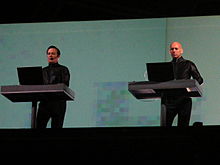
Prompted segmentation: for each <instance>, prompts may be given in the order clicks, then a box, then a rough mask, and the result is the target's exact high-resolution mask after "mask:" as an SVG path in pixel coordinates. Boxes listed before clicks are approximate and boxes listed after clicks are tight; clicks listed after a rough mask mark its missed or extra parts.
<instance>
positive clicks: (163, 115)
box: [160, 103, 166, 126]
mask: <svg viewBox="0 0 220 165" xmlns="http://www.w3.org/2000/svg"><path fill="white" fill-rule="evenodd" d="M160 126H166V105H164V104H163V103H161V112H160Z"/></svg>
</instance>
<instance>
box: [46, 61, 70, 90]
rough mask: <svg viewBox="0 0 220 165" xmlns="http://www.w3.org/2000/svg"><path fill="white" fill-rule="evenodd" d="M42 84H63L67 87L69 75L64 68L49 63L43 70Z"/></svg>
mask: <svg viewBox="0 0 220 165" xmlns="http://www.w3.org/2000/svg"><path fill="white" fill-rule="evenodd" d="M43 79H44V84H58V83H64V84H66V85H67V86H69V81H70V73H69V70H68V68H67V67H66V66H63V65H60V64H58V63H55V64H52V63H50V64H49V65H48V66H46V67H44V68H43Z"/></svg>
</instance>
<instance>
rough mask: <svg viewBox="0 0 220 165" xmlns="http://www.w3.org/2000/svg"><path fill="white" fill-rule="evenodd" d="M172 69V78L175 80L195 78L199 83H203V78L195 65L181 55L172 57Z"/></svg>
mask: <svg viewBox="0 0 220 165" xmlns="http://www.w3.org/2000/svg"><path fill="white" fill-rule="evenodd" d="M172 63H173V70H174V78H175V79H176V80H179V79H190V78H191V77H192V78H193V79H196V80H197V81H198V83H199V84H202V83H203V78H202V76H201V75H200V73H199V71H198V69H197V67H196V65H195V64H194V63H193V62H192V61H190V60H186V59H184V58H183V57H180V58H178V59H173V60H172Z"/></svg>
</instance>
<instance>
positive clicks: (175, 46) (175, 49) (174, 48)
mask: <svg viewBox="0 0 220 165" xmlns="http://www.w3.org/2000/svg"><path fill="white" fill-rule="evenodd" d="M170 54H171V56H172V57H173V58H179V57H181V56H182V54H183V48H182V46H181V44H180V43H178V42H174V43H172V44H171V45H170Z"/></svg>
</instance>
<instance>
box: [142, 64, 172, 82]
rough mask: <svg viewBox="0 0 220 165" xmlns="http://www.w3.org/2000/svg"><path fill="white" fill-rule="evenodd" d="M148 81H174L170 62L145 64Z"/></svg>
mask: <svg viewBox="0 0 220 165" xmlns="http://www.w3.org/2000/svg"><path fill="white" fill-rule="evenodd" d="M146 67H147V74H148V80H149V81H155V82H165V81H170V80H173V79H174V72H173V65H172V63H171V62H157V63H146Z"/></svg>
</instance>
